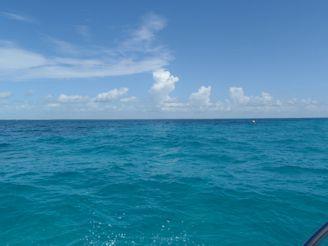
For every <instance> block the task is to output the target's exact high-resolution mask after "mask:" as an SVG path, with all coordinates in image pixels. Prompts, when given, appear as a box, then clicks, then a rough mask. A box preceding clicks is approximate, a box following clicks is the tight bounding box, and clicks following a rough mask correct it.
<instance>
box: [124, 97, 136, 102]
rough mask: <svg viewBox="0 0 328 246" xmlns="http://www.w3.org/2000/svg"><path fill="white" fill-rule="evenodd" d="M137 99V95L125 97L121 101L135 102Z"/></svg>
mask: <svg viewBox="0 0 328 246" xmlns="http://www.w3.org/2000/svg"><path fill="white" fill-rule="evenodd" d="M136 100H137V98H136V97H135V96H132V97H124V98H121V99H120V101H121V102H123V103H129V102H135V101H136Z"/></svg>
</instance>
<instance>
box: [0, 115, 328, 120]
mask: <svg viewBox="0 0 328 246" xmlns="http://www.w3.org/2000/svg"><path fill="white" fill-rule="evenodd" d="M315 119H318V120H320V119H322V120H327V119H328V116H327V117H266V118H256V117H254V118H135V119H132V118H131V119H124V118H114V119H83V118H81V119H79V118H76V119H63V118H58V119H0V121H183V120H185V121H205V120H213V121H214V120H222V121H224V120H315Z"/></svg>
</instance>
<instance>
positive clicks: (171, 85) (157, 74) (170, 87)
mask: <svg viewBox="0 0 328 246" xmlns="http://www.w3.org/2000/svg"><path fill="white" fill-rule="evenodd" d="M153 78H154V80H155V83H154V84H153V86H152V87H151V89H150V93H151V95H152V96H153V98H154V99H155V100H156V101H157V102H158V103H160V104H161V103H164V102H167V101H170V100H172V98H171V97H170V93H171V92H172V91H174V89H175V84H176V83H177V82H178V81H179V78H178V77H176V76H173V75H172V74H171V73H170V72H169V71H167V70H164V69H159V70H156V71H154V72H153Z"/></svg>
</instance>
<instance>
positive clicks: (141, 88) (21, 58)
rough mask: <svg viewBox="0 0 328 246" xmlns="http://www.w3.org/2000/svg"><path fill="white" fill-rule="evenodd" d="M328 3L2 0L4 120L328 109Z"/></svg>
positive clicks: (0, 94) (325, 113)
mask: <svg viewBox="0 0 328 246" xmlns="http://www.w3.org/2000/svg"><path fill="white" fill-rule="evenodd" d="M327 11H328V2H327V1H320V0H317V1H309V0H308V1H302V0H299V1H296V0H290V1H285V0H284V1H281V0H275V1H262V0H239V1H238V0H229V1H228V0H225V1H220V0H218V1H214V0H207V1H186V0H185V1H184V0H181V1H164V0H158V1H151V0H147V1H146V0H139V1H133V0H129V1H127V0H120V1H106V0H94V1H77V0H76V1H74V0H71V1H67V0H66V1H63V0H57V1H41V0H30V1H19V0H1V2H0V119H139V118H140V119H153V118H255V117H256V118H259V117H264V118H266V117H328V96H327V92H328V73H327V71H328V69H327V65H328V45H327V44H328V28H327V27H328V15H327Z"/></svg>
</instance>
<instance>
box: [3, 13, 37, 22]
mask: <svg viewBox="0 0 328 246" xmlns="http://www.w3.org/2000/svg"><path fill="white" fill-rule="evenodd" d="M0 16H2V17H5V18H7V19H10V20H15V21H23V22H35V20H34V19H33V18H31V17H28V16H24V15H20V14H17V13H11V12H0Z"/></svg>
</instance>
